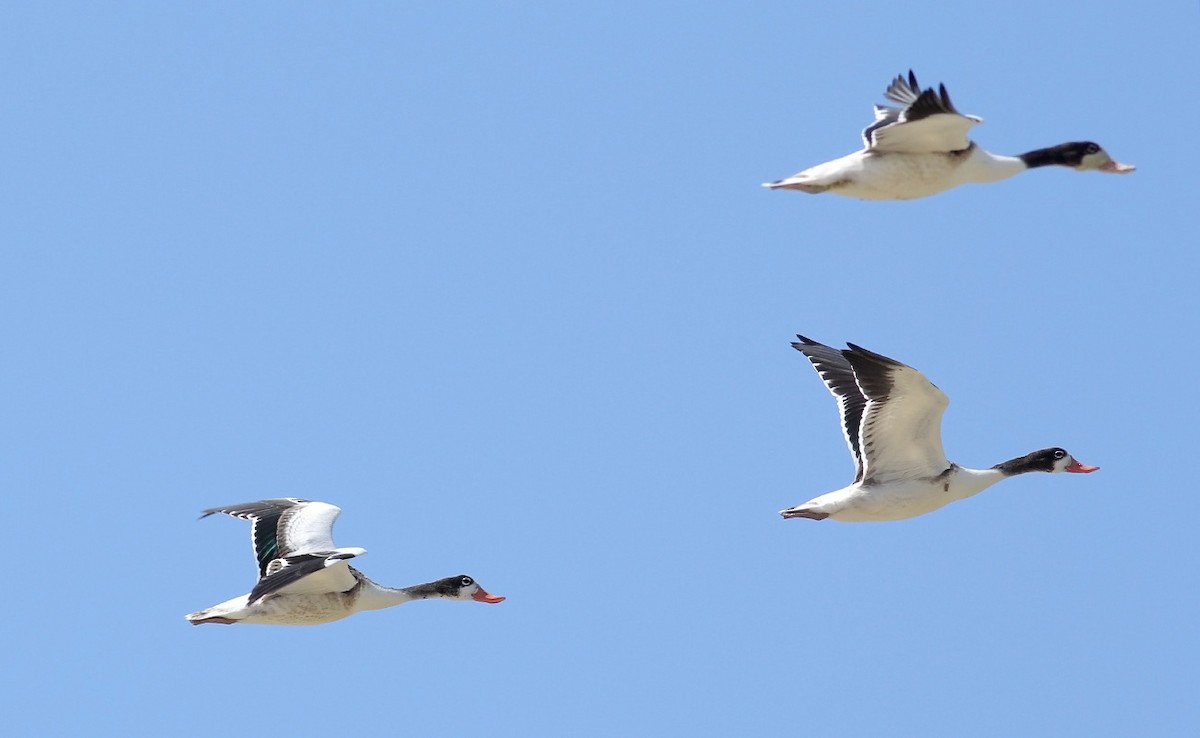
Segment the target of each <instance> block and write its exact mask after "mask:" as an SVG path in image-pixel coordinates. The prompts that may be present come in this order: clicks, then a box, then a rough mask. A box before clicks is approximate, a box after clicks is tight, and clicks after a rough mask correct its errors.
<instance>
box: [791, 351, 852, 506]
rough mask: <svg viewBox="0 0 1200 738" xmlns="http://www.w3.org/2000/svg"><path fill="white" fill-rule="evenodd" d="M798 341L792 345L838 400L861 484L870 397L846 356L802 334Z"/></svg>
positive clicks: (843, 432) (847, 442) (845, 434)
mask: <svg viewBox="0 0 1200 738" xmlns="http://www.w3.org/2000/svg"><path fill="white" fill-rule="evenodd" d="M796 338H799V339H800V341H799V342H794V343H792V348H794V349H796V350H797V351H799V352H800V353H802V354H804V355H805V356H806V357H808V360H809V361H810V362H812V365H813V368H814V369H816V370H817V374H818V375H819V376H820V377H821V381H823V382H824V383H825V386H826V387H827V388H828V389H829V392H830V393H831V394H833V396H834V399H836V400H837V403H838V414H839V415H840V416H841V419H842V435H843V436H845V438H846V445H847V446H849V447H850V455H851V456H853V457H854V481H855V482H860V481H862V478H863V460H862V446H861V443H860V440H859V428H860V427H861V425H862V415H863V408H865V407H866V405H867V398H866V397H864V396H863V393H862V391H861V390H859V388H858V383H857V382H856V381H855V380H854V369H853V368H852V367H851V366H850V362H849V361H847V360H846V357H845V356H842V352H841V351H839V350H837V349H835V348H830V347H829V346H826V345H825V344H822V343H817V342H816V341H814V340H812V339H811V338H805V337H804V336H801V335H799V334H797V335H796Z"/></svg>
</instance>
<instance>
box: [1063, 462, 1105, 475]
mask: <svg viewBox="0 0 1200 738" xmlns="http://www.w3.org/2000/svg"><path fill="white" fill-rule="evenodd" d="M1099 468H1100V467H1098V466H1089V465H1087V464H1081V463H1079V462H1078V461H1074V460H1072V461H1071V465H1070V466H1068V467H1067V471H1069V472H1075V473H1076V474H1088V473H1090V472H1094V471H1096V470H1097V469H1099Z"/></svg>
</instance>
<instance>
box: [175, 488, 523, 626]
mask: <svg viewBox="0 0 1200 738" xmlns="http://www.w3.org/2000/svg"><path fill="white" fill-rule="evenodd" d="M216 513H224V514H226V515H231V516H233V517H235V518H242V519H243V520H249V521H250V523H251V528H250V540H251V543H252V544H253V546H254V557H255V560H256V561H257V562H258V575H259V578H258V582H257V583H256V584H255V585H254V588H253V589H252V590H251V591H250V593H249V594H245V595H241V596H240V597H235V598H234V599H232V600H228V601H226V602H222V603H221V604H219V605H214V606H212V607H210V608H207V609H204V610H200V611H197V612H193V613H190V614H189V615H188V616H187V619H188V621H190V622H191V623H192V624H193V625H199V624H201V623H223V624H229V623H264V624H274V625H315V624H318V623H327V622H331V621H333V620H339V619H341V618H344V617H347V616H349V615H353V614H354V613H356V612H360V611H362V610H376V609H379V608H383V607H390V606H392V605H399V604H403V603H405V602H410V601H412V600H414V599H427V598H430V597H441V598H446V599H473V600H476V601H478V602H488V603H497V602H501V601H502V600H504V598H503V597H498V596H496V595H491V594H488V593H487V592H486V591H484V589H483V588H482V587H480V586H479V584H478V583H477V582H475V580H473V579H472V578H471V577H468V576H466V575H459V576H456V577H446V578H445V579H439V580H437V581H435V582H429V583H428V584H419V585H415V586H412V587H402V588H392V587H384V586H382V585H379V584H377V583H375V582H373V581H371V580H370V579H368V578H367V577H366V576H365V575H364V574H363V573H362V572H360V571H358V570H357V569H355V568H354V567H352V566H350V565H349V564H348V563H347V562H348V561H349V560H350V559H352V558H355V557H356V556H362V555H363V554H365V553H366V552H367V551H366V549H363V548H339V547H337V546H336V545H334V543H333V524H334V522H335V521H336V520H337V517H338V515H339V514H340V513H341V509H340V508H338V507H336V506H334V505H330V504H329V503H327V502H316V501H313V500H302V499H299V498H296V497H281V498H275V499H269V500H259V501H257V502H248V503H244V504H239V505H228V506H225V507H214V508H209V509H208V510H205V511H204V512H203V514H202V515H201V516H200V517H201V518H206V517H208V516H209V515H213V514H216Z"/></svg>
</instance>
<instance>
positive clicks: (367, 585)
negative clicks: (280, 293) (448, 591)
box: [358, 577, 438, 610]
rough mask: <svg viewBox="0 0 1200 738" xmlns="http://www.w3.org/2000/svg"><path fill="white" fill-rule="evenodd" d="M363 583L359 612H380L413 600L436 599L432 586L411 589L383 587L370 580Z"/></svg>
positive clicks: (412, 587)
mask: <svg viewBox="0 0 1200 738" xmlns="http://www.w3.org/2000/svg"><path fill="white" fill-rule="evenodd" d="M364 579H365V581H364V582H363V586H362V591H361V592H360V593H359V595H358V608H359V609H360V610H382V609H383V608H385V607H393V606H395V605H403V604H404V603H405V602H412V601H413V600H427V599H429V598H431V597H437V596H438V594H437V592H436V591H434V589H433V585H432V584H414V585H413V586H411V587H385V586H383V585H382V584H376V583H375V582H372V581H371V580H370V579H366V577H364Z"/></svg>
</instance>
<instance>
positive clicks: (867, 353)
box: [842, 341, 907, 366]
mask: <svg viewBox="0 0 1200 738" xmlns="http://www.w3.org/2000/svg"><path fill="white" fill-rule="evenodd" d="M846 345H847V346H849V347H850V348H849V349H847V350H845V351H843V352H842V354H843V355H845V356H846V357H849V356H851V355H855V356H861V357H865V358H868V359H871V360H873V361H875V362H877V363H879V364H885V365H888V366H907V364H904V363H902V362H899V361H896V360H895V359H893V358H892V357H890V356H884V355H883V354H879V353H876V352H874V351H872V350H870V349H865V348H863V347H862V346H859V345H858V344H856V343H850V342H849V341H847V342H846Z"/></svg>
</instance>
